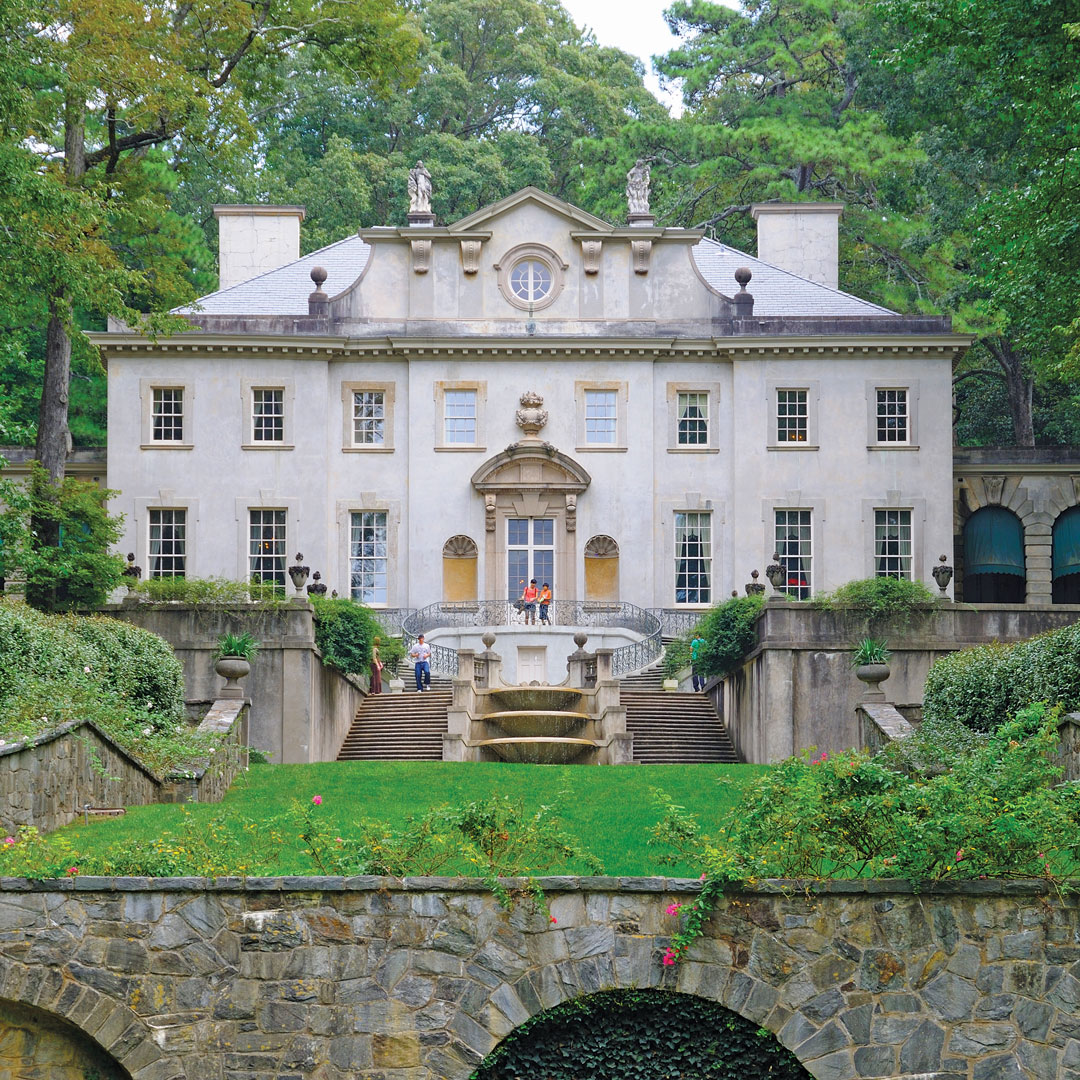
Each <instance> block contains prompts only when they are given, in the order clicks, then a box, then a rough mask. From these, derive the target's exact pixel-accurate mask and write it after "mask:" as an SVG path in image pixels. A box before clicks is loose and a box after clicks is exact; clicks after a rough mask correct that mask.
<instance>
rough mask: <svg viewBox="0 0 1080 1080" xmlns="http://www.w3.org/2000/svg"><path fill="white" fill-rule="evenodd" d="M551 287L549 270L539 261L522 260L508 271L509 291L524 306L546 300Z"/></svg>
mask: <svg viewBox="0 0 1080 1080" xmlns="http://www.w3.org/2000/svg"><path fill="white" fill-rule="evenodd" d="M551 285H552V277H551V269H550V268H549V267H548V265H547V264H546V263H543V262H541V261H540V260H539V259H523V260H522V261H521V262H519V263H517V264H516V265H515V266H514V268H513V269H512V270H511V271H510V291H511V292H512V293H513V294H514V295H515V296H516V297H517V298H518V300H520V301H521V302H522V303H524V304H537V303H539V302H540V301H541V300H545V299H547V296H548V294H549V293H550V292H551Z"/></svg>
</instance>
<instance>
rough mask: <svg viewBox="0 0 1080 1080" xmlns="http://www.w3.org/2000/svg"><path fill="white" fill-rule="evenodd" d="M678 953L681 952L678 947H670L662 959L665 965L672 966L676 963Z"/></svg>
mask: <svg viewBox="0 0 1080 1080" xmlns="http://www.w3.org/2000/svg"><path fill="white" fill-rule="evenodd" d="M678 955H679V953H678V950H677V949H668V950H667V951H666V952H665V953H664V959H663V961H662V963H663V965H664V967H671V965H672V964H674V963H675V957H676V956H678Z"/></svg>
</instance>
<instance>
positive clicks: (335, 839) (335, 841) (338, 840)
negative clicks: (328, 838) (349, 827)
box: [334, 836, 345, 844]
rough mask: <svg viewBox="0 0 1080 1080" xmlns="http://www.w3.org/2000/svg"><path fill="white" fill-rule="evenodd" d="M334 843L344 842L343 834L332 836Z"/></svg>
mask: <svg viewBox="0 0 1080 1080" xmlns="http://www.w3.org/2000/svg"><path fill="white" fill-rule="evenodd" d="M334 843H335V844H344V843H345V837H344V836H335V837H334Z"/></svg>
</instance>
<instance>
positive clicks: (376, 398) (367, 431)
mask: <svg viewBox="0 0 1080 1080" xmlns="http://www.w3.org/2000/svg"><path fill="white" fill-rule="evenodd" d="M352 422H353V445H355V446H382V445H383V443H384V442H385V440H386V393H385V391H383V390H354V391H353V408H352Z"/></svg>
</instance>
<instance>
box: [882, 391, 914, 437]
mask: <svg viewBox="0 0 1080 1080" xmlns="http://www.w3.org/2000/svg"><path fill="white" fill-rule="evenodd" d="M877 441H878V442H879V443H906V442H907V441H908V392H907V390H886V389H880V388H879V389H878V391H877Z"/></svg>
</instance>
